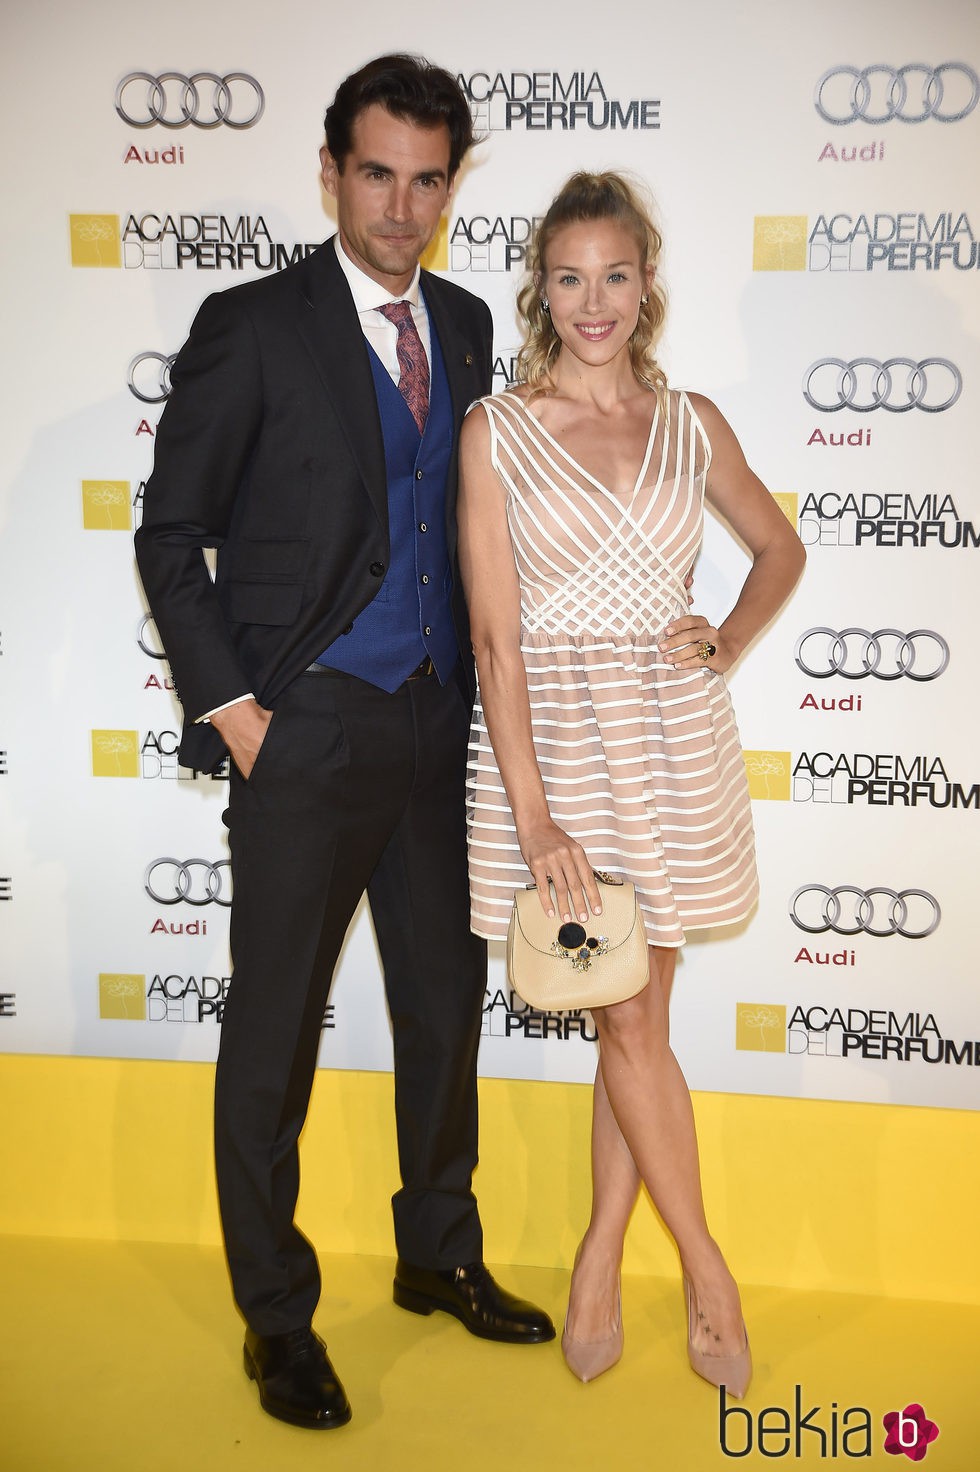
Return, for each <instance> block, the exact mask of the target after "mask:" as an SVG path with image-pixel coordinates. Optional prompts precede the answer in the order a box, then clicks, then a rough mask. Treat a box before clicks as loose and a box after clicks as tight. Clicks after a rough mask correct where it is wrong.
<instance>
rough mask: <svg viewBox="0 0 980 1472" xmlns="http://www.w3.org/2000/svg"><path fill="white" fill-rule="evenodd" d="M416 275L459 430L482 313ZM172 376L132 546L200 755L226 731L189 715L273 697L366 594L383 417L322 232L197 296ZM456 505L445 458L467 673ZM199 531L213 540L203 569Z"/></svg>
mask: <svg viewBox="0 0 980 1472" xmlns="http://www.w3.org/2000/svg"><path fill="white" fill-rule="evenodd" d="M422 290H423V292H424V294H425V300H426V304H427V306H428V309H429V314H430V321H431V325H432V327H433V329H434V330H435V332H437V333H438V336H439V342H440V344H441V346H442V351H443V357H444V359H445V364H446V372H447V375H448V378H449V387H450V392H451V396H452V404H453V417H454V424H455V429H456V432H457V433H458V431H459V425H460V423H461V421H462V418H463V415H464V414H465V412H466V410H467V408H468V406H469V405H470V404H471V403H472V402H473V400H474V399H476V398H479V397H480V396H481V395H483V394H485V393H488V392H489V390H490V367H491V336H492V323H491V317H490V312H489V310H488V308H487V307H486V305H485V303H484V302H482V301H480V299H479V298H478V297H475V296H472V295H471V294H470V293H469V292H467V291H463V290H462V289H461V288H460V287H458V286H455V285H453V284H452V283H451V282H448V281H444V280H442V279H441V278H440V277H437V276H432V275H430V274H429V273H428V272H425V271H424V272H423V273H422ZM172 382H173V392H172V393H171V396H170V400H169V403H168V405H167V408H166V410H165V412H164V414H163V417H162V419H161V421H160V427H159V429H158V431H157V440H156V456H155V461H154V469H153V474H152V475H151V476H150V479H149V480H148V482H147V485H146V490H145V495H144V501H143V521H142V525H141V527H140V529H139V531H138V532H137V533H136V556H137V561H138V563H139V569H140V574H141V576H142V579H143V586H144V588H145V590H146V596H147V598H148V600H149V604H150V609H151V611H152V613H153V617H154V619H155V620H156V624H157V628H158V629H159V632H160V636H161V638H162V640H163V647H164V649H165V650H166V653H167V658H168V659H169V661H170V664H171V667H172V669H173V674H174V684H175V686H176V688H177V692H178V696H179V698H180V701H181V704H182V706H183V708H184V730H183V735H182V739H181V746H180V755H181V760H182V762H184V764H185V765H187V766H192V767H196V768H198V769H200V770H210V769H211V768H213V767H214V766H216V765H217V764H218V763H219V762H220V761H221V759H222V758H223V756H224V754H225V747H224V743H223V742H222V740H221V737H220V735H219V734H218V732H217V730H216V729H215V728H214V727H213V726H212V725H210V724H209V723H207V722H205V723H203V724H195V722H196V720H197V717H199V716H200V715H203V714H204V713H205V712H207V711H209V710H214V709H215V708H216V707H217V706H220V705H223V704H225V703H226V702H227V701H230V700H233V699H234V698H235V697H236V696H238V695H243V694H245V693H246V692H248V691H252V693H253V694H254V695H255V696H256V698H257V699H258V701H259V702H260V704H262V705H264V706H269V707H272V706H274V705H275V703H276V699H277V697H278V695H279V694H280V693H281V692H282V691H283V690H284V689H285V687H286V686H287V685H288V684H289V683H290V682H291V681H292V680H294V679H295V678H296V676H297V675H298V674H299V673H300V672H301V671H302V670H303V669H305V667H306V666H307V665H308V664H310V663H311V662H312V661H313V660H315V659H316V657H317V655H319V654H321V653H322V652H323V650H324V649H325V648H326V647H327V645H328V644H330V643H332V641H333V640H334V639H335V638H337V636H338V635H339V634H342V633H343V631H344V629H345V628H346V627H347V626H348V624H350V623H352V622H353V620H354V619H355V618H356V617H357V615H358V614H359V613H360V612H361V610H362V609H363V608H365V607H366V606H367V604H368V603H370V601H371V599H372V598H373V597H374V596H375V595H376V593H377V591H378V586H379V582H378V580H379V577H383V576H384V571H385V570H386V569H387V566H388V561H389V547H388V500H387V487H386V477H385V459H384V443H383V439H382V432H381V421H380V417H379V415H378V408H377V400H376V397H375V391H374V384H373V381H372V377H371V367H370V362H369V359H368V350H367V346H366V343H365V341H364V335H363V333H362V331H361V326H360V322H359V320H358V316H357V312H356V310H355V307H354V302H353V299H352V297H351V294H350V289H349V287H348V285H347V282H346V279H345V278H344V275H343V272H342V271H341V269H340V265H339V263H338V261H337V259H336V254H335V250H334V246H333V244H332V243H330V242H327V244H326V245H325V246H323V247H321V248H320V250H318V251H316V252H315V254H313V255H312V256H310V257H308V258H307V259H306V260H304V261H301V262H300V263H298V264H297V265H295V266H291V267H289V268H288V269H287V270H285V271H283V272H281V273H279V274H278V275H275V276H270V277H265V278H263V279H262V280H259V281H250V282H247V283H245V284H244V285H242V286H238V287H235V288H233V289H231V290H229V291H224V292H220V293H218V294H216V295H214V296H211V297H208V299H207V300H206V301H205V302H204V304H203V306H202V307H201V309H200V311H199V312H198V314H197V317H196V318H195V321H194V324H193V326H192V328H191V333H190V337H189V338H188V340H187V342H186V343H185V345H184V347H183V348H182V350H181V352H180V354H179V356H178V358H177V361H176V363H175V364H174V369H173V374H172ZM455 506H456V470H455V459H454V462H453V468H452V470H451V472H450V477H449V483H448V485H447V488H446V517H447V533H448V540H449V550H450V558H451V560H452V564H453V572H454V577H455V591H454V613H455V617H456V624H457V633H458V635H459V640H460V648H461V650H462V651H463V653H464V656H465V659H464V663H465V664H466V665H467V668H468V671H469V672H470V678H472V674H471V670H472V663H471V659H470V653H469V628H468V623H467V619H466V610H465V605H464V603H463V599H462V595H461V592H460V589H459V578H458V569H457V568H456V515H455ZM204 547H216V548H218V549H219V551H218V557H217V577H216V578H215V580H214V582H213V583H212V581H211V578H210V576H209V574H208V571H207V567H206V564H205V562H204V557H203V554H202V551H201V549H202V548H204ZM379 569H380V571H379Z"/></svg>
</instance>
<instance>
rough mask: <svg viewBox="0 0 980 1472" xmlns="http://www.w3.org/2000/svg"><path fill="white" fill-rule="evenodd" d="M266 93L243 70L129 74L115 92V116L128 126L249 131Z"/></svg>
mask: <svg viewBox="0 0 980 1472" xmlns="http://www.w3.org/2000/svg"><path fill="white" fill-rule="evenodd" d="M264 111H265V93H264V92H263V91H262V88H261V87H260V86H259V84H258V82H257V81H256V80H255V78H254V77H250V76H249V74H248V72H226V73H225V75H224V76H223V77H219V76H218V74H217V72H195V73H194V75H193V76H190V77H185V76H184V75H183V73H182V72H161V73H160V75H159V76H158V77H154V76H151V75H150V73H149V72H129V73H128V75H127V76H125V77H123V79H122V81H121V82H120V83H119V86H118V87H117V88H116V112H117V113H118V114H119V116H120V117H121V118H122V120H123V122H124V123H128V124H129V126H130V127H131V128H152V127H153V126H154V124H155V123H159V124H160V126H161V127H162V128H186V127H187V126H188V124H189V123H192V124H193V125H194V127H195V128H217V127H218V126H219V125H220V124H221V123H224V124H225V126H226V127H228V128H252V127H254V126H255V124H256V123H257V122H258V120H259V118H260V117H261V116H262V114H263V112H264Z"/></svg>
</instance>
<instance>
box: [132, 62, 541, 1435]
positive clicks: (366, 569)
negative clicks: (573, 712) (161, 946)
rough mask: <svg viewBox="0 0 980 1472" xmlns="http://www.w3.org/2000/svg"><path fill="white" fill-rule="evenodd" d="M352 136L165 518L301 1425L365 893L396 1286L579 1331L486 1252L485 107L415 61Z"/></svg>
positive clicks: (176, 471) (262, 1237)
mask: <svg viewBox="0 0 980 1472" xmlns="http://www.w3.org/2000/svg"><path fill="white" fill-rule="evenodd" d="M326 136H327V142H326V144H325V146H324V148H323V149H322V150H321V162H322V166H323V173H322V177H323V182H324V185H325V187H326V189H327V191H328V193H329V194H331V195H332V196H333V197H334V199H335V200H336V204H337V215H338V234H337V235H336V236H335V237H334V238H333V239H332V240H330V241H328V242H327V243H326V244H325V245H324V246H322V247H321V249H320V250H319V251H317V252H316V253H315V254H314V255H313V256H311V257H310V258H309V259H307V260H305V261H303V262H301V263H299V264H297V265H295V266H293V267H290V268H289V269H288V270H286V271H284V272H282V274H281V275H278V276H275V277H271V278H267V279H264V280H261V281H255V282H249V283H247V284H245V285H243V286H240V287H236V288H235V289H233V290H231V291H227V292H222V293H220V294H218V295H215V296H212V297H210V298H209V299H208V300H207V301H206V302H205V303H204V305H203V306H202V307H201V310H200V312H199V313H198V316H197V318H196V320H195V322H194V325H193V327H192V329H191V334H190V337H189V339H188V341H187V343H186V345H185V346H184V348H183V350H182V352H181V353H180V355H179V357H178V359H177V362H176V364H175V366H174V371H173V392H172V395H171V398H170V402H169V404H168V406H167V409H166V412H165V413H164V415H163V418H162V420H161V423H160V428H159V431H158V435H157V446H156V460H155V466H154V471H153V475H152V476H151V478H150V480H149V482H148V483H147V487H146V494H145V498H144V516H143V524H142V526H141V528H140V530H139V532H138V533H137V557H138V561H139V567H140V572H141V574H142V578H143V584H144V587H145V589H146V593H147V597H148V600H149V603H150V607H151V609H152V612H153V615H154V618H155V619H156V622H157V625H158V628H159V630H160V633H161V636H162V638H163V643H164V647H165V649H166V651H167V656H168V658H169V660H170V662H171V665H172V667H173V672H174V680H175V685H176V688H177V690H178V692H179V697H180V700H181V702H182V705H183V707H184V717H185V724H184V732H183V736H182V743H181V748H180V751H181V759H182V760H183V761H184V762H185V764H187V765H190V766H194V767H198V768H211V767H213V766H214V765H216V764H217V763H218V762H219V761H220V760H221V758H222V757H223V755H224V753H225V751H226V750H227V751H229V752H230V754H231V758H232V763H233V765H232V770H231V790H230V798H229V808H228V813H227V815H226V821H227V823H228V828H229V841H230V846H231V860H232V869H233V874H234V903H233V906H232V914H231V947H232V956H233V961H234V976H233V980H232V983H231V987H230V990H229V995H228V999H227V1005H226V1008H225V1012H224V1020H223V1024H222V1031H221V1045H220V1052H219V1058H218V1068H217V1076H216V1087H215V1152H216V1166H217V1178H218V1193H219V1200H220V1206H221V1218H222V1226H223V1230H224V1235H225V1245H226V1249H227V1253H228V1261H229V1266H230V1270H231V1277H232V1285H233V1288H234V1292H235V1297H236V1301H237V1303H238V1305H239V1308H240V1309H241V1311H242V1314H243V1315H244V1318H245V1320H246V1325H247V1328H246V1335H245V1368H246V1370H247V1372H248V1374H249V1375H250V1376H251V1377H252V1378H253V1379H256V1380H257V1381H258V1386H259V1393H260V1398H261V1402H262V1405H263V1406H264V1408H265V1409H266V1410H267V1411H269V1412H270V1413H271V1414H272V1415H275V1416H279V1417H280V1418H281V1419H283V1420H287V1421H291V1422H293V1423H294V1424H299V1425H305V1426H315V1427H324V1428H325V1427H330V1426H337V1425H342V1424H343V1423H344V1422H345V1421H347V1420H348V1419H349V1418H350V1407H349V1405H348V1402H347V1398H346V1396H345V1394H344V1390H343V1387H342V1386H341V1384H340V1382H339V1380H338V1378H337V1376H336V1374H335V1372H334V1370H333V1367H332V1366H331V1364H330V1361H329V1359H328V1358H327V1355H326V1349H325V1346H324V1345H323V1343H322V1341H321V1340H320V1339H319V1338H318V1337H317V1336H316V1335H315V1334H314V1333H313V1332H312V1329H311V1320H312V1316H313V1312H314V1309H315V1307H316V1304H317V1301H318V1297H319V1291H320V1276H319V1270H318V1266H317V1260H316V1255H315V1253H314V1251H313V1248H312V1247H311V1245H310V1244H309V1243H308V1242H307V1240H306V1239H305V1237H304V1236H303V1235H302V1234H301V1233H300V1231H299V1230H298V1228H297V1227H296V1225H295V1222H294V1220H293V1213H294V1208H295V1204H296V1196H297V1190H298V1183H299V1167H298V1152H297V1140H298V1137H299V1133H300V1130H301V1129H302V1126H303V1122H304V1119H305V1117H306V1111H307V1106H308V1101H309V1095H310V1089H311V1086H312V1081H313V1076H314V1070H315V1067H316V1058H317V1047H318V1043H319V1039H320V1025H321V1021H322V1018H323V1013H324V1007H325V1005H326V1001H327V996H328V993H329V988H330V982H331V978H332V974H333V971H334V966H335V963H336V960H337V956H338V953H339V951H340V947H341V945H342V943H343V939H344V935H345V933H346V931H347V927H348V924H349V922H350V919H351V916H352V913H353V911H354V908H355V906H356V905H357V903H358V901H359V899H360V897H361V895H362V894H363V893H364V891H365V890H366V891H367V894H368V898H369V902H370V906H371V912H372V916H373V920H374V925H375V930H376V933H377V938H378V945H379V948H380V951H381V957H382V962H383V966H384V974H385V988H386V992H387V998H388V1005H389V1009H390V1013H391V1020H392V1030H393V1034H394V1055H395V1110H396V1122H397V1133H398V1150H399V1164H400V1169H401V1177H402V1187H401V1190H399V1191H398V1192H397V1193H396V1195H395V1197H394V1198H393V1209H394V1218H395V1239H396V1246H397V1249H398V1263H397V1266H396V1270H395V1280H394V1299H395V1302H396V1303H397V1304H399V1305H400V1306H401V1307H403V1308H407V1309H410V1310H413V1311H414V1312H416V1313H423V1314H427V1313H431V1312H432V1311H433V1309H442V1310H445V1311H447V1312H449V1313H452V1314H454V1315H456V1317H457V1318H459V1319H461V1321H462V1322H463V1323H464V1324H465V1325H466V1326H467V1328H469V1329H470V1330H471V1331H472V1332H473V1333H474V1334H478V1335H480V1336H481V1337H484V1338H489V1339H499V1340H505V1341H507V1342H511V1343H535V1342H542V1341H544V1340H547V1339H551V1338H553V1337H554V1329H553V1326H552V1325H551V1322H550V1320H549V1319H548V1317H547V1315H545V1314H544V1313H543V1312H541V1311H540V1310H538V1309H536V1308H534V1307H533V1305H531V1304H529V1303H526V1302H524V1301H522V1300H519V1299H516V1298H514V1297H513V1296H512V1295H510V1294H508V1293H506V1292H505V1291H504V1290H503V1289H501V1288H499V1287H498V1285H497V1284H496V1283H495V1282H494V1280H493V1279H492V1278H491V1277H490V1275H489V1273H488V1272H487V1270H486V1268H485V1267H484V1266H483V1261H482V1258H483V1241H482V1230H481V1226H480V1219H479V1215H478V1212H477V1206H476V1201H475V1198H474V1196H473V1193H472V1190H471V1175H472V1171H473V1167H474V1165H475V1163H476V1158H477V1102H476V1054H477V1046H478V1042H479V1035H480V1019H481V1008H482V999H483V993H484V987H485V983H486V956H485V949H484V946H483V944H482V942H480V941H479V940H478V939H477V938H476V937H474V936H473V935H472V934H471V932H470V930H469V924H468V896H467V880H466V852H465V822H464V779H465V765H466V745H467V732H468V720H469V706H470V700H471V696H472V682H473V674H472V662H471V658H470V653H469V640H468V626H467V619H466V610H465V606H464V603H463V600H462V597H461V594H460V588H459V577H458V570H457V565H456V521H455V492H456V470H455V454H456V440H457V437H458V431H459V426H460V422H461V420H462V417H463V415H464V413H465V411H466V408H467V406H468V405H469V404H470V403H471V402H472V400H473V399H475V398H477V397H478V396H479V395H481V394H483V393H485V392H487V391H488V389H489V386H490V361H491V358H490V353H491V320H490V314H489V312H488V310H487V308H486V306H485V304H484V303H482V302H481V301H479V300H478V299H477V298H476V297H473V296H471V295H470V294H469V293H468V292H465V291H462V290H460V288H458V287H457V286H455V285H452V284H450V283H449V282H447V281H443V280H440V279H439V278H437V277H433V276H430V275H429V274H428V273H427V272H420V271H419V266H418V261H419V257H420V255H421V254H422V252H423V250H424V249H425V247H426V245H427V244H428V243H429V241H430V240H431V238H432V236H433V235H434V233H435V231H436V229H437V227H438V224H439V219H440V217H441V215H442V212H443V210H444V209H445V208H446V206H447V204H448V202H449V199H450V198H451V194H452V188H453V184H454V181H455V178H456V173H457V170H458V168H459V164H460V162H461V160H462V158H463V155H464V154H465V152H466V150H467V148H468V147H469V146H470V145H471V144H472V142H473V136H472V126H471V120H470V116H469V111H468V108H467V105H466V102H465V99H464V98H463V96H462V94H461V92H460V90H459V88H458V86H457V85H456V83H455V81H454V80H453V78H452V77H451V76H450V75H449V74H448V73H447V72H444V71H442V70H441V69H440V68H436V67H431V66H430V65H429V64H428V63H426V62H422V61H420V60H418V59H416V58H412V57H405V56H389V57H382V58H380V59H378V60H377V61H374V62H371V63H369V64H368V65H367V66H366V67H364V68H363V69H362V70H361V71H359V72H357V73H355V74H354V75H353V76H351V77H349V78H348V79H347V80H346V81H345V82H344V83H343V84H342V86H341V87H340V88H339V90H338V93H337V96H336V98H335V100H334V102H333V104H332V105H331V107H330V108H329V109H328V111H327V116H326ZM206 547H216V548H218V549H219V550H218V556H217V575H216V577H215V579H214V581H213V582H212V581H211V578H210V577H209V574H208V571H207V567H206V564H205V561H204V556H203V549H204V548H206Z"/></svg>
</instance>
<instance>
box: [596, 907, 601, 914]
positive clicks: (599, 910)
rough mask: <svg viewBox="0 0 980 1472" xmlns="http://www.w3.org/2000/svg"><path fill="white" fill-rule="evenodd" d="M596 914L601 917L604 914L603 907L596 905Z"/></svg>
mask: <svg viewBox="0 0 980 1472" xmlns="http://www.w3.org/2000/svg"><path fill="white" fill-rule="evenodd" d="M595 912H596V914H597V915H601V914H602V906H601V905H596V907H595Z"/></svg>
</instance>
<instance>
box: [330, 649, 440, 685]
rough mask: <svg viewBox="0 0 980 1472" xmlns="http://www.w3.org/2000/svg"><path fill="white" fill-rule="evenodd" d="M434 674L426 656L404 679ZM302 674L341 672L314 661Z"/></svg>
mask: <svg viewBox="0 0 980 1472" xmlns="http://www.w3.org/2000/svg"><path fill="white" fill-rule="evenodd" d="M435 672H436V667H435V665H434V664H433V663H432V659H431V657H430V656H429V655H428V654H427V655H426V656H425V658H424V659H423V661H422V663H421V664H420V665H419V667H418V669H417V670H413V671H412V673H411V674H410V675H406V676H405V678H406V680H421V679H424V677H425V676H426V675H434V674H435ZM303 673H304V674H307V675H339V674H340V673H341V671H340V670H335V669H334V668H333V666H332V665H329V664H320V663H319V661H316V662H314V663H313V664H308V665H307V666H306V669H305V670H304V672H303Z"/></svg>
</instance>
